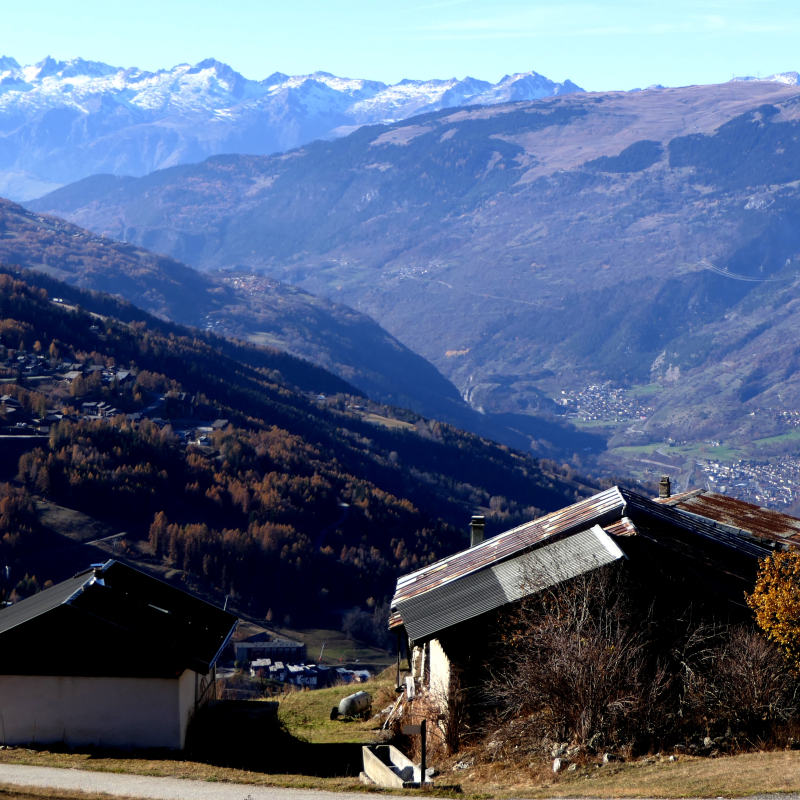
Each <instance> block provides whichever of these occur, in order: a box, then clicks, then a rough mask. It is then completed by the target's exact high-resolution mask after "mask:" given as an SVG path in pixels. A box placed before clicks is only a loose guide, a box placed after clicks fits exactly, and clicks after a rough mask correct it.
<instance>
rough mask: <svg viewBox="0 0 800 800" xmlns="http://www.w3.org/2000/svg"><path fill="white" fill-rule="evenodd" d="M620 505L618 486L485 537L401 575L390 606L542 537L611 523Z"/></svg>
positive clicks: (535, 541) (534, 542) (505, 555)
mask: <svg viewBox="0 0 800 800" xmlns="http://www.w3.org/2000/svg"><path fill="white" fill-rule="evenodd" d="M624 506H625V501H624V499H623V497H622V495H621V494H620V491H619V489H617V488H616V487H613V488H611V489H607V490H606V491H604V492H600V493H599V494H596V495H594V497H589V498H587V499H586V500H581V501H580V502H579V503H575V504H574V505H571V506H567V508H563V509H561V510H560V511H555V512H553V513H552V514H547V515H546V516H544V517H539V519H535V520H533V521H532V522H527V523H525V524H524V525H520V526H519V527H517V528H513V529H512V530H510V531H506V532H505V533H501V534H499V535H497V536H494V537H493V538H491V539H487V540H486V541H485V542H481V543H480V544H479V545H476V546H475V547H470V548H469V549H468V550H463V551H462V552H460V553H456V554H455V555H452V556H449V557H448V558H443V559H442V560H441V561H437V562H436V563H435V564H431V565H430V566H427V567H424V568H423V569H420V570H417V571H416V572H412V573H410V574H408V575H403V576H402V577H400V578H399V579H398V581H397V591H396V592H395V596H394V600H393V601H392V607H394V606H396V605H397V603H398V602H400V601H402V600H405V599H408V598H409V597H413V596H414V595H416V594H420V593H422V592H427V591H430V590H431V589H433V588H435V587H437V586H441V585H443V584H445V583H449V582H450V581H454V580H459V579H460V578H463V577H464V576H465V575H469V574H471V573H473V572H476V571H478V570H481V569H484V568H485V567H487V566H489V565H492V564H497V563H499V562H501V561H504V560H505V559H508V558H512V557H513V556H515V555H518V554H519V553H521V552H523V551H525V550H528V549H530V548H531V547H533V546H534V545H536V544H538V543H539V542H542V541H544V540H545V539H548V538H551V537H557V536H561V535H566V534H568V533H570V532H574V531H579V530H585V529H586V528H587V527H590V526H592V525H594V524H599V525H601V526H602V525H603V524H605V523H610V522H613V521H615V520H617V519H618V518H619V517H620V514H621V513H622V509H623V508H624Z"/></svg>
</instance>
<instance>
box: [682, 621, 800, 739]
mask: <svg viewBox="0 0 800 800" xmlns="http://www.w3.org/2000/svg"><path fill="white" fill-rule="evenodd" d="M692 638H693V639H694V642H693V643H692V644H694V652H692V653H690V654H689V656H688V658H684V659H683V660H682V663H683V665H684V674H683V687H684V695H683V698H682V700H683V714H682V716H683V718H684V720H685V723H684V727H685V729H687V732H688V733H692V732H695V731H700V730H703V731H704V732H705V733H706V734H707V735H713V736H723V737H725V739H726V740H728V742H729V744H730V745H734V744H736V745H738V746H742V745H744V744H745V743H746V742H748V741H749V742H755V741H759V740H761V741H763V740H764V739H768V738H770V737H771V736H772V735H773V732H774V730H775V729H776V728H777V727H780V726H783V725H786V724H788V723H790V722H791V721H792V720H794V719H795V718H796V716H797V713H798V697H797V690H798V682H797V676H796V675H795V674H794V672H793V670H792V666H791V664H790V663H789V661H788V660H787V658H786V657H785V656H784V654H783V653H782V652H781V650H780V649H779V648H778V647H777V646H776V645H775V644H773V643H772V642H770V641H768V640H767V639H766V638H765V637H764V636H763V635H762V634H761V633H759V632H758V631H757V630H754V629H753V628H749V627H744V626H737V627H734V628H731V629H727V628H719V627H716V626H713V625H708V626H703V627H701V628H698V629H697V630H696V631H695V632H694V633H693V637H692ZM703 640H705V644H704V645H703V644H701V646H699V647H698V646H697V642H698V641H700V642H702V641H703Z"/></svg>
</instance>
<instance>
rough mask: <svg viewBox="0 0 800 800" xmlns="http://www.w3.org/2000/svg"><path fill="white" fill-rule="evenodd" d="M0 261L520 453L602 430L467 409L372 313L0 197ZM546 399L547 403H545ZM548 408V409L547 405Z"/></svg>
mask: <svg viewBox="0 0 800 800" xmlns="http://www.w3.org/2000/svg"><path fill="white" fill-rule="evenodd" d="M0 263H8V264H18V265H20V266H21V267H24V268H28V269H32V270H36V271H38V272H42V273H44V274H47V275H49V276H50V277H52V278H57V279H60V280H64V281H66V282H67V283H69V284H72V285H74V286H77V287H82V288H88V289H93V290H97V291H105V292H108V293H113V294H115V295H119V296H121V297H124V298H125V299H126V300H128V301H129V302H131V303H134V304H136V305H139V306H142V307H143V308H145V309H146V310H148V311H150V312H151V313H154V314H156V315H158V316H161V317H164V318H166V319H170V320H174V321H176V322H181V323H185V324H188V325H195V326H198V327H200V328H203V329H206V330H209V331H212V332H215V333H218V334H221V335H225V336H231V335H235V336H237V337H239V338H243V339H249V340H250V341H252V342H255V343H257V344H267V345H272V346H274V347H277V348H280V349H281V350H286V351H288V352H290V353H293V354H295V355H299V356H302V357H305V358H308V359H309V360H310V361H312V362H313V363H315V364H319V365H321V366H323V367H325V368H326V369H329V370H331V371H332V372H334V373H335V374H337V375H339V376H341V377H342V378H344V379H345V380H346V381H349V382H351V383H352V384H353V385H354V386H357V387H358V388H359V389H360V390H361V391H363V392H365V393H366V394H367V395H368V396H369V397H371V398H372V399H374V400H376V401H378V402H382V403H389V404H392V405H396V406H399V407H401V408H411V409H413V410H414V411H416V412H417V413H420V414H424V415H426V416H429V417H432V418H434V419H438V420H441V421H444V422H449V423H451V424H454V425H458V426H460V427H462V428H465V429H468V430H471V431H474V432H477V433H479V434H480V435H483V436H487V437H490V438H493V439H495V440H498V441H501V442H504V443H505V444H508V445H511V446H514V447H519V448H521V449H523V450H528V449H529V448H530V447H531V439H536V440H542V442H541V444H539V443H538V442H537V444H536V449H537V450H540V451H541V452H545V453H547V452H551V451H552V450H553V448H556V449H558V450H561V449H564V450H566V451H567V452H572V451H574V450H575V449H586V448H588V449H592V450H597V449H599V448H601V447H602V444H603V440H602V438H600V437H597V436H593V435H587V434H582V433H578V432H577V431H576V430H575V429H574V428H572V427H571V426H564V425H561V424H558V423H557V422H554V421H553V420H552V419H551V420H547V419H541V418H537V419H534V418H529V417H526V418H524V419H521V420H514V419H513V418H511V419H506V420H503V421H497V420H494V419H493V418H492V417H491V416H487V415H483V414H480V413H478V412H476V411H475V410H474V409H472V408H470V407H469V405H467V403H466V402H464V400H463V399H462V398H461V396H460V395H459V393H458V390H457V389H456V388H455V387H454V386H453V384H452V383H451V382H450V381H449V380H448V379H447V378H445V377H444V376H443V375H442V374H441V373H440V372H439V371H438V370H437V369H436V368H435V367H434V366H433V365H432V364H430V363H429V362H428V361H426V360H425V359H424V358H422V357H420V356H419V355H417V354H416V353H414V352H413V351H412V350H410V349H409V348H407V347H405V346H404V345H402V344H401V343H400V342H399V341H398V340H397V339H395V338H394V337H393V336H391V335H390V334H388V333H387V332H386V331H385V330H383V329H382V328H381V327H380V325H378V324H377V323H376V322H375V321H374V320H372V319H371V318H370V317H368V316H366V315H365V314H362V313H360V312H357V311H354V310H353V309H351V308H348V307H347V306H344V305H342V304H337V303H332V302H331V301H329V300H326V299H322V298H319V297H315V296H313V295H310V294H308V293H307V292H304V291H302V290H300V289H297V288H294V287H291V286H288V285H286V284H281V283H278V282H277V281H275V280H269V279H260V278H255V279H254V278H253V277H252V275H251V274H250V273H247V274H241V275H239V274H236V273H229V272H226V273H220V274H218V275H216V276H210V275H208V274H201V273H199V272H197V271H196V270H194V269H192V268H190V267H188V266H186V265H185V264H182V263H180V262H178V261H175V260H174V259H172V258H168V257H164V256H159V255H156V254H154V253H152V252H149V251H147V250H144V249H143V248H141V247H138V246H135V245H131V244H128V243H125V242H118V241H114V240H111V239H108V238H104V237H98V236H94V235H93V234H91V233H89V232H87V231H85V230H83V229H81V228H78V227H76V226H74V225H72V224H70V223H67V222H65V221H64V220H62V219H57V218H53V217H49V216H43V215H39V214H34V213H33V212H30V211H27V210H26V209H24V208H23V207H22V206H19V205H17V204H15V203H10V202H8V201H3V200H0ZM550 406H552V404H550ZM550 411H552V408H550Z"/></svg>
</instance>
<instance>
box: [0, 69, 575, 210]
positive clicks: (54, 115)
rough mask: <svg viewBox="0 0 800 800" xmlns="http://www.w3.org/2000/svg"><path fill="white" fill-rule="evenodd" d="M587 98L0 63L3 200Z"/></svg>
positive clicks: (449, 85)
mask: <svg viewBox="0 0 800 800" xmlns="http://www.w3.org/2000/svg"><path fill="white" fill-rule="evenodd" d="M579 91H582V90H581V89H580V88H579V87H578V86H576V85H575V84H574V83H572V82H571V81H565V82H564V83H555V82H553V81H551V80H548V79H547V78H545V77H544V76H542V75H539V74H537V73H536V72H524V73H517V74H515V75H507V76H506V77H504V78H503V79H502V80H501V81H500V82H499V83H497V84H491V83H488V82H486V81H481V80H476V79H474V78H465V79H464V80H457V79H456V78H452V79H450V80H430V81H411V80H404V81H400V83H397V84H394V85H387V84H385V83H381V82H379V81H369V80H361V79H349V78H338V77H336V76H335V75H331V74H330V73H327V72H315V73H314V74H313V75H297V76H290V75H284V74H283V73H280V72H276V73H274V74H273V75H270V76H269V77H268V78H266V79H264V80H261V81H255V80H249V79H247V78H245V77H243V76H242V75H240V74H239V73H238V72H236V71H235V70H233V69H231V67H229V66H228V65H227V64H222V63H220V62H219V61H215V60H214V59H207V60H205V61H201V62H200V63H199V64H195V65H194V66H191V65H189V64H180V65H178V66H176V67H173V68H172V69H170V70H159V71H158V72H145V71H143V70H140V69H136V68H131V69H124V68H121V67H112V66H109V65H108V64H102V63H99V62H96V61H85V60H84V59H81V58H75V59H72V60H70V61H56V60H54V59H52V58H50V57H49V56H48V57H47V58H45V59H44V60H43V61H40V62H39V63H38V64H34V65H29V66H20V65H19V64H18V63H17V61H16V60H15V59H13V58H11V57H9V56H2V57H0V195H4V196H8V197H11V198H13V199H17V200H26V199H29V198H31V197H36V196H38V195H41V194H44V193H45V192H47V191H50V190H51V189H53V188H55V187H56V186H58V185H60V184H63V183H68V182H71V181H75V180H79V179H80V178H83V177H86V176H88V175H94V174H97V173H113V174H117V175H125V174H126V175H144V174H146V173H148V172H152V171H153V170H155V169H160V168H164V167H169V166H174V165H176V164H182V163H190V162H196V161H200V160H202V159H204V158H206V157H208V156H209V155H214V154H217V153H254V154H259V155H266V154H269V153H274V152H280V151H283V150H288V149H290V148H292V147H297V146H299V145H302V144H304V143H305V142H309V141H311V140H313V139H320V138H335V137H337V136H341V135H344V134H346V133H349V132H351V131H352V130H354V129H355V128H356V127H358V126H359V125H365V124H374V123H382V122H393V121H397V120H401V119H406V118H407V117H410V116H413V115H415V114H420V113H423V112H427V111H437V110H439V109H441V108H451V107H457V106H463V105H490V104H495V103H505V102H509V101H513V100H530V99H536V98H541V97H548V96H553V95H559V94H568V93H570V92H579Z"/></svg>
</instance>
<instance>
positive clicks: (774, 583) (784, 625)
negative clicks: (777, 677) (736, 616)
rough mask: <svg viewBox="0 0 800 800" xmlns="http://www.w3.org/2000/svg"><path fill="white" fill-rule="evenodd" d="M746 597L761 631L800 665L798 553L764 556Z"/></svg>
mask: <svg viewBox="0 0 800 800" xmlns="http://www.w3.org/2000/svg"><path fill="white" fill-rule="evenodd" d="M745 599H746V600H747V605H748V606H750V608H751V609H753V611H754V612H755V615H756V622H757V623H758V626H759V627H760V628H761V630H763V631H764V633H766V635H767V637H768V638H769V639H771V640H772V641H773V642H775V643H776V644H777V645H779V646H780V648H781V649H782V650H783V652H784V653H785V654H786V656H787V657H788V658H789V660H790V661H791V662H792V664H794V666H795V667H796V668H800V552H797V551H790V552H787V553H773V554H772V555H770V556H768V557H767V558H765V559H763V560H762V561H761V562H760V564H759V567H758V578H757V579H756V585H755V589H754V590H753V593H752V594H750V595H745Z"/></svg>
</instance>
